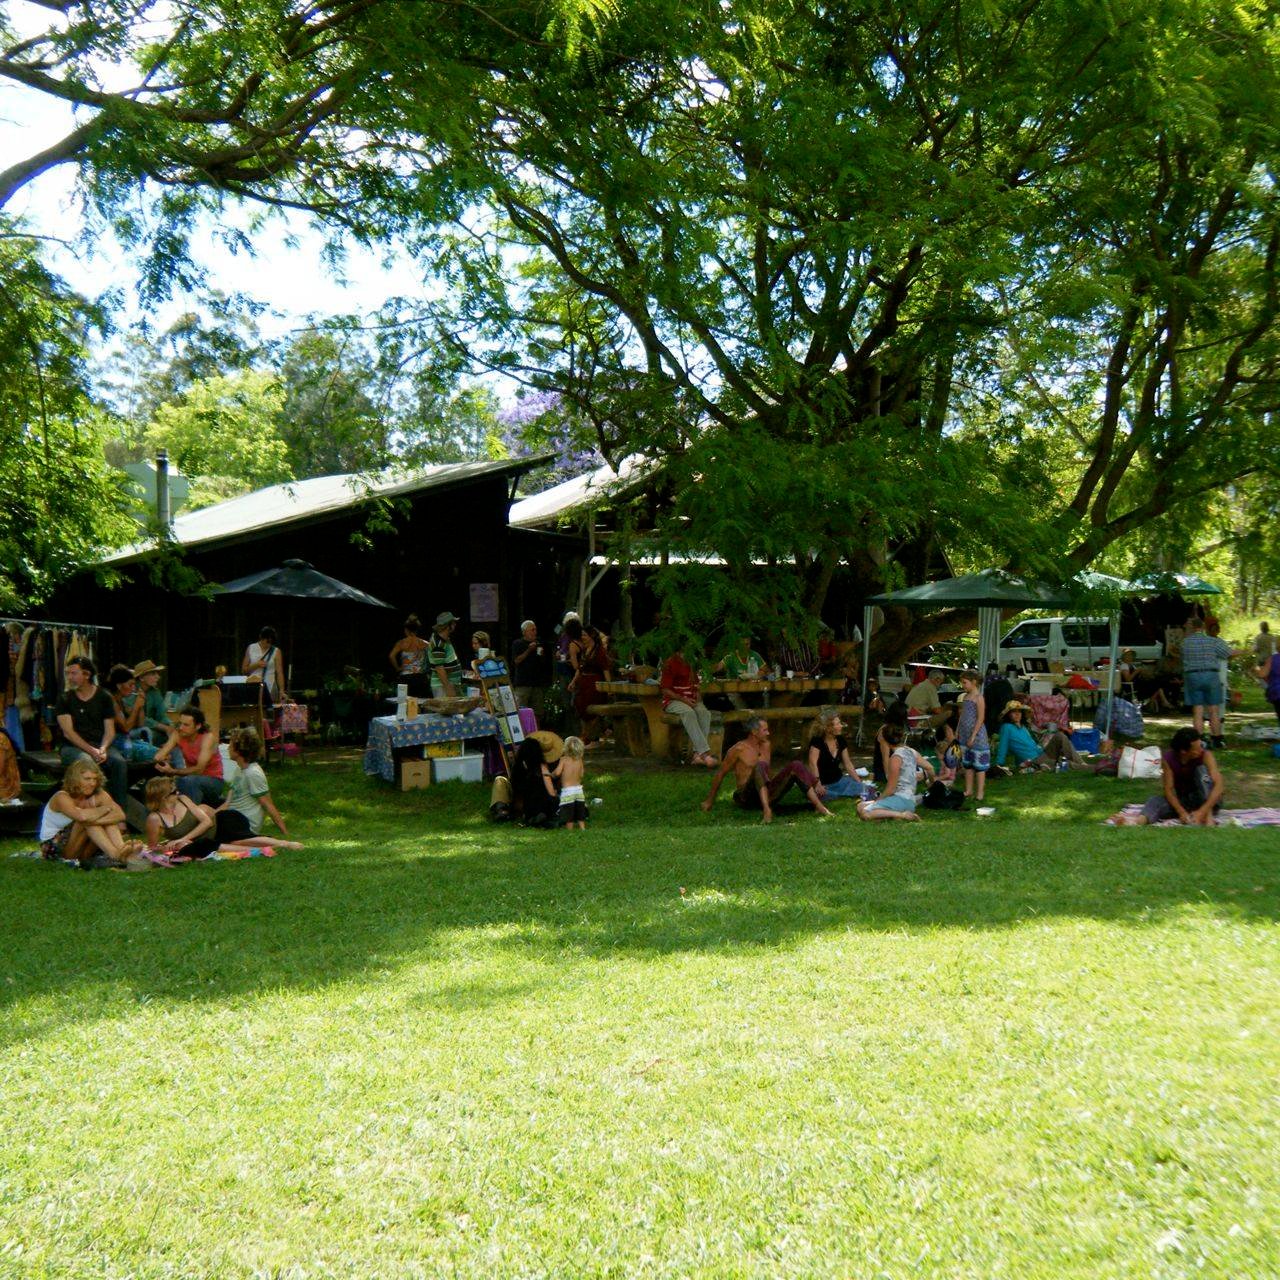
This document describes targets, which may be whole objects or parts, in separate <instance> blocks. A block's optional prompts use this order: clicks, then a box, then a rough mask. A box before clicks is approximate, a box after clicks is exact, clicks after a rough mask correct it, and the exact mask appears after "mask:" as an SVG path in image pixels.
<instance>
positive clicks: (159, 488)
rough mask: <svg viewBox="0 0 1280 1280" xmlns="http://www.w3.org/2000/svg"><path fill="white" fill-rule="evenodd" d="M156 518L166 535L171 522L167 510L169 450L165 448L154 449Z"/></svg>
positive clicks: (171, 519)
mask: <svg viewBox="0 0 1280 1280" xmlns="http://www.w3.org/2000/svg"><path fill="white" fill-rule="evenodd" d="M156 519H157V520H158V521H159V522H160V529H161V532H162V533H164V534H165V535H166V536H167V535H168V533H169V530H170V528H171V526H172V524H173V518H172V516H171V514H170V511H169V452H168V450H167V449H158V450H157V451H156Z"/></svg>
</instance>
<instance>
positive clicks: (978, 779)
mask: <svg viewBox="0 0 1280 1280" xmlns="http://www.w3.org/2000/svg"><path fill="white" fill-rule="evenodd" d="M960 687H961V688H962V689H963V690H964V701H963V702H961V704H960V723H959V724H958V725H957V726H956V738H957V739H958V740H959V742H960V764H961V767H962V768H963V769H964V793H965V795H966V796H976V798H977V799H978V800H981V799H982V798H983V796H984V794H985V792H986V789H987V770H988V769H990V768H991V739H990V738H988V737H987V726H986V723H985V720H986V715H987V700H986V698H985V697H984V696H983V694H982V677H981V676H980V675H979V674H978V673H977V672H976V671H974V670H973V669H972V668H971V669H970V670H968V671H966V672H965V673H964V674H963V675H962V676H961V677H960Z"/></svg>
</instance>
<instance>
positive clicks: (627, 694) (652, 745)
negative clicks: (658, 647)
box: [596, 676, 845, 759]
mask: <svg viewBox="0 0 1280 1280" xmlns="http://www.w3.org/2000/svg"><path fill="white" fill-rule="evenodd" d="M844 686H845V678H844V677H843V676H819V677H813V676H791V677H789V678H786V677H784V678H782V679H778V680H704V681H703V682H702V695H703V697H706V695H707V694H717V693H741V694H752V693H761V694H764V693H767V694H768V695H769V706H768V708H764V707H762V708H760V713H761V714H762V715H763V716H764V718H765V719H766V720H767V719H768V718H769V712H770V711H771V710H781V709H786V708H792V707H798V706H799V705H800V702H801V700H802V699H803V698H804V696H805V694H808V693H813V692H815V691H816V690H823V691H831V690H839V689H843V688H844ZM596 688H597V689H598V690H599V691H600V692H601V693H604V694H608V695H609V697H610V699H614V698H617V699H621V700H624V701H635V702H638V703H639V704H640V708H641V710H642V711H643V712H644V717H645V720H646V722H647V723H648V725H649V754H650V755H652V756H655V757H657V758H659V759H662V758H665V757H666V755H667V753H668V751H669V749H670V745H671V724H670V723H669V722H668V721H667V720H666V719H665V718H664V715H663V710H662V687H661V686H660V685H658V684H656V683H653V684H650V683H649V682H648V681H644V682H639V681H634V680H601V681H600V682H599V683H598V684H597V685H596ZM814 713H815V714H816V713H817V708H816V707H815V708H814Z"/></svg>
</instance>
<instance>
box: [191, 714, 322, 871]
mask: <svg viewBox="0 0 1280 1280" xmlns="http://www.w3.org/2000/svg"><path fill="white" fill-rule="evenodd" d="M228 754H229V755H230V757H231V763H232V765H233V766H234V768H233V769H231V770H228V772H229V773H230V774H231V779H230V784H229V789H228V791H227V798H226V800H224V801H223V802H222V804H221V805H219V806H218V808H217V810H216V811H214V814H213V816H214V818H215V819H216V821H217V828H218V839H219V840H220V841H221V842H222V843H223V844H229V845H235V846H237V847H239V848H242V849H244V848H254V847H255V846H256V847H258V848H270V847H271V846H272V845H274V846H275V847H276V848H277V849H301V848H302V845H301V844H300V843H299V842H298V841H297V840H290V839H289V838H288V837H289V829H288V828H287V827H286V826H285V825H284V818H283V817H282V816H281V813H280V810H279V809H277V808H276V804H275V801H274V800H272V798H271V785H270V783H268V782H267V775H266V772H265V770H264V769H263V767H262V765H261V764H259V763H258V761H259V760H260V759H261V758H262V739H261V738H260V737H258V731H257V730H256V729H251V728H249V727H247V726H246V727H245V728H242V729H237V730H236V731H235V732H234V733H233V734H232V735H231V743H230V746H229V748H228ZM267 818H270V819H271V821H272V822H273V823H275V827H276V830H277V831H279V832H280V834H281V835H282V836H284V837H285V838H284V839H283V840H273V839H271V837H269V836H264V835H263V834H262V828H263V826H264V825H265V823H266V819H267Z"/></svg>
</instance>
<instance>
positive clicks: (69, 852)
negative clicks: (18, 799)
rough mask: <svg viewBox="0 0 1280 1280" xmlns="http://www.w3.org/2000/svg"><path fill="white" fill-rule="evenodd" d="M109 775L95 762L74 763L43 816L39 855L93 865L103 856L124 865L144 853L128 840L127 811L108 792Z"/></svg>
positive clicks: (137, 843) (41, 819) (78, 761)
mask: <svg viewBox="0 0 1280 1280" xmlns="http://www.w3.org/2000/svg"><path fill="white" fill-rule="evenodd" d="M106 785H107V779H106V775H105V774H104V773H103V772H102V770H101V769H99V768H98V766H97V765H96V764H94V763H93V761H92V760H88V759H83V758H82V759H80V760H73V761H72V762H71V763H70V764H69V765H68V766H67V771H66V772H65V773H64V774H63V775H62V789H61V790H60V791H56V792H54V794H53V795H52V796H50V797H49V802H48V804H46V805H45V807H44V810H43V812H42V813H41V814H40V852H41V854H42V855H43V856H44V857H46V858H49V859H51V860H56V859H58V858H63V859H66V860H67V861H68V862H72V861H78V862H81V863H88V862H90V861H91V860H92V859H93V858H94V857H95V856H96V855H97V854H99V853H101V854H103V855H105V856H106V857H107V858H109V859H111V861H112V862H118V863H123V862H124V861H125V860H126V859H127V858H130V857H132V856H133V855H134V854H136V853H138V852H139V851H140V850H141V849H142V845H141V844H140V843H139V842H138V841H136V840H126V839H125V834H124V811H123V810H122V809H121V808H120V806H119V805H118V804H116V802H115V801H114V800H113V799H112V798H111V796H110V795H109V794H108V793H107V790H106Z"/></svg>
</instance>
